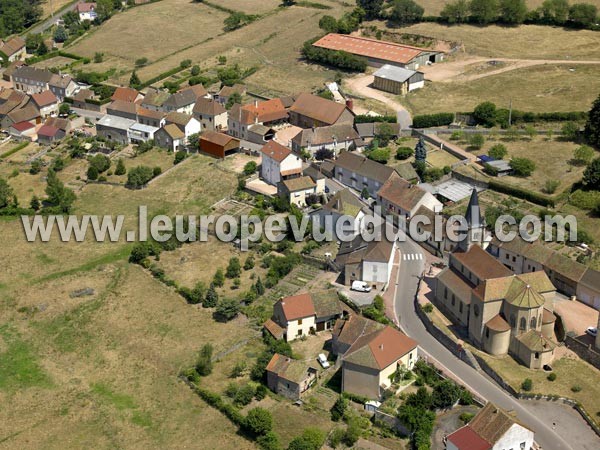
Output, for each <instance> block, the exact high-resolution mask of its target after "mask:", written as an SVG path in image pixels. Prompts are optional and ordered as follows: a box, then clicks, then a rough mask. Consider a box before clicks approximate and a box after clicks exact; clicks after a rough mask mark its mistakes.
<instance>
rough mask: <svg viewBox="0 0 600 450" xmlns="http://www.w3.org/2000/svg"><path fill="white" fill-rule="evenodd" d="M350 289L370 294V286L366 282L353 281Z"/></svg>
mask: <svg viewBox="0 0 600 450" xmlns="http://www.w3.org/2000/svg"><path fill="white" fill-rule="evenodd" d="M350 289H352V290H353V291H358V292H371V286H369V283H367V282H366V281H353V282H352V287H351V288H350Z"/></svg>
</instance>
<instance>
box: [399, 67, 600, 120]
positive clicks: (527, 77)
mask: <svg viewBox="0 0 600 450" xmlns="http://www.w3.org/2000/svg"><path fill="white" fill-rule="evenodd" d="M572 68H573V69H574V70H573V71H571V70H570V69H571V67H570V66H567V65H543V66H535V67H530V68H523V69H517V70H513V71H510V72H505V73H501V74H497V75H491V76H488V77H485V78H480V79H477V80H473V81H454V82H448V83H426V85H425V87H424V88H423V89H419V90H417V91H413V92H411V93H409V94H408V95H406V96H404V97H399V99H400V100H401V102H402V103H404V104H405V105H406V106H407V107H408V108H409V109H410V111H411V112H412V113H413V114H428V113H436V112H447V111H448V112H461V111H472V110H473V108H474V107H475V106H476V105H478V104H479V103H481V102H482V101H485V100H489V101H492V102H494V103H496V104H497V105H499V106H500V107H505V108H507V107H508V105H509V103H510V100H511V99H512V102H513V108H515V109H520V110H523V111H535V112H550V111H586V110H589V108H590V107H591V104H592V102H593V101H594V99H595V98H596V97H597V96H598V92H600V77H598V76H597V75H598V70H599V68H598V66H592V65H590V66H583V65H579V66H577V65H575V66H573V67H572Z"/></svg>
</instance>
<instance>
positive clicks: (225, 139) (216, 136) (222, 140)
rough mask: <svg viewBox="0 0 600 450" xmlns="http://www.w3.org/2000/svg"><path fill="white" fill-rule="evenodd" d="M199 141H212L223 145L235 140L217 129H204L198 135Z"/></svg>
mask: <svg viewBox="0 0 600 450" xmlns="http://www.w3.org/2000/svg"><path fill="white" fill-rule="evenodd" d="M200 140H201V141H206V142H212V143H213V144H217V145H220V146H225V145H227V144H229V143H230V142H231V141H237V139H236V138H234V137H233V136H229V135H228V134H225V133H219V132H217V131H205V132H204V133H202V134H201V135H200Z"/></svg>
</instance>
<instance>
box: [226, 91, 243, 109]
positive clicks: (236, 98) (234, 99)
mask: <svg viewBox="0 0 600 450" xmlns="http://www.w3.org/2000/svg"><path fill="white" fill-rule="evenodd" d="M236 103H238V104H240V103H242V94H240V93H239V92H234V93H233V94H231V95H230V96H229V98H228V99H227V103H226V104H225V108H227V109H230V108H231V107H232V106H233V105H235V104H236Z"/></svg>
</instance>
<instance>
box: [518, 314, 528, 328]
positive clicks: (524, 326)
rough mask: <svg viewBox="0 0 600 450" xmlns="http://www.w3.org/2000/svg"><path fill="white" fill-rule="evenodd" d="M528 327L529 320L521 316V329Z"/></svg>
mask: <svg viewBox="0 0 600 450" xmlns="http://www.w3.org/2000/svg"><path fill="white" fill-rule="evenodd" d="M526 328H527V320H525V317H521V320H520V321H519V329H521V330H524V329H526Z"/></svg>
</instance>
